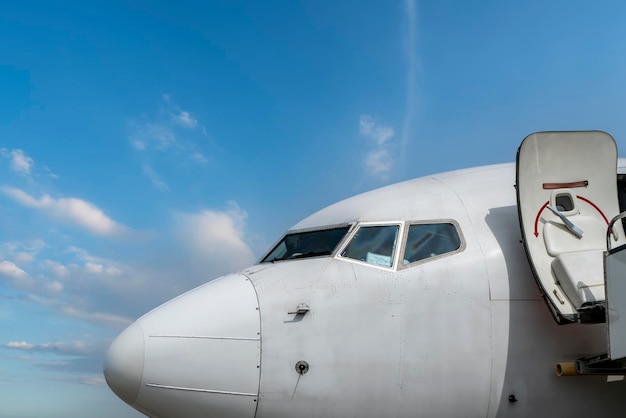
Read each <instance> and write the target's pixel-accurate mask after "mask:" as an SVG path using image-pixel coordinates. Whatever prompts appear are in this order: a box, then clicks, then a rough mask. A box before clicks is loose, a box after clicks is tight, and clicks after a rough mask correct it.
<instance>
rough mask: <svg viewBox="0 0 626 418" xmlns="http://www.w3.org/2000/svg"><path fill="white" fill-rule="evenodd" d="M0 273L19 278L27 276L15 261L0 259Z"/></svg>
mask: <svg viewBox="0 0 626 418" xmlns="http://www.w3.org/2000/svg"><path fill="white" fill-rule="evenodd" d="M0 274H2V275H4V276H9V277H11V278H13V279H20V278H23V277H26V276H28V273H26V272H25V271H24V270H22V269H21V268H19V267H18V266H16V265H15V263H12V262H10V261H6V260H3V261H0Z"/></svg>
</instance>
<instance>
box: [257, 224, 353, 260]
mask: <svg viewBox="0 0 626 418" xmlns="http://www.w3.org/2000/svg"><path fill="white" fill-rule="evenodd" d="M349 229H350V227H349V226H345V227H341V228H332V229H323V230H318V231H308V232H296V233H293V234H287V235H285V237H284V238H283V239H282V240H281V241H280V242H279V243H278V244H277V245H276V247H274V249H273V250H272V251H271V252H270V253H269V254H268V255H267V257H265V258H264V259H263V260H261V263H268V262H274V261H281V260H292V259H295V258H306V257H319V256H323V255H330V254H332V252H333V250H334V249H335V247H336V246H337V244H339V241H341V239H342V238H343V237H344V236H345V235H346V233H347V232H348V230H349Z"/></svg>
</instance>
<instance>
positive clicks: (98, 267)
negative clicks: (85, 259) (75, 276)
mask: <svg viewBox="0 0 626 418" xmlns="http://www.w3.org/2000/svg"><path fill="white" fill-rule="evenodd" d="M85 270H86V271H87V272H88V273H93V274H102V273H103V272H104V266H103V265H102V264H96V263H86V264H85Z"/></svg>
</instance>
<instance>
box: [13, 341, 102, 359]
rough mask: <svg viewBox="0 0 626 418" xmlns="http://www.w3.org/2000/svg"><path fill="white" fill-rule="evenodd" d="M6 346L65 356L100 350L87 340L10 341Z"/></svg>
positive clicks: (98, 346) (97, 345)
mask: <svg viewBox="0 0 626 418" xmlns="http://www.w3.org/2000/svg"><path fill="white" fill-rule="evenodd" d="M4 347H6V348H13V349H16V350H22V351H30V352H42V353H56V354H60V355H66V356H84V355H88V354H93V353H94V352H99V351H100V349H101V348H100V345H99V344H90V343H88V342H87V341H80V340H78V341H53V342H47V343H43V344H33V343H29V342H26V341H10V342H8V343H6V344H4Z"/></svg>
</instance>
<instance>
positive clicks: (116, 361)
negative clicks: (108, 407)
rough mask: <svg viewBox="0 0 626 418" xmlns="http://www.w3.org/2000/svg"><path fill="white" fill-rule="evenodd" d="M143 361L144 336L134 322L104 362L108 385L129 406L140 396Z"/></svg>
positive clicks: (119, 337)
mask: <svg viewBox="0 0 626 418" xmlns="http://www.w3.org/2000/svg"><path fill="white" fill-rule="evenodd" d="M143 361H144V335H143V331H142V330H141V327H140V326H139V324H138V323H136V322H134V323H133V324H131V325H130V326H129V327H128V328H126V329H125V330H124V331H122V333H121V334H120V335H119V336H118V337H117V338H116V339H115V340H114V341H113V343H112V344H111V346H110V347H109V350H108V351H107V353H106V357H105V360H104V377H105V379H106V381H107V384H108V385H109V387H110V388H111V390H113V392H115V394H116V395H117V396H119V397H120V398H121V399H122V400H123V401H124V402H126V403H128V404H129V405H132V404H133V403H134V402H135V400H136V399H137V395H139V388H140V385H141V379H142V376H143Z"/></svg>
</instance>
